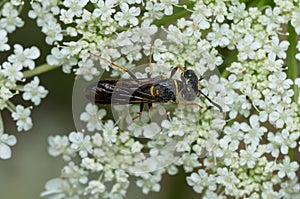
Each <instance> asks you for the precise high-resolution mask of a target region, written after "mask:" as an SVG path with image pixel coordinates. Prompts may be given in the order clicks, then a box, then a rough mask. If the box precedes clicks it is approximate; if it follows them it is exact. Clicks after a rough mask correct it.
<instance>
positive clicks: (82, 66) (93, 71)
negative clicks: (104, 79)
mask: <svg viewBox="0 0 300 199" xmlns="http://www.w3.org/2000/svg"><path fill="white" fill-rule="evenodd" d="M78 66H79V68H78V69H77V70H76V73H75V74H76V75H82V76H83V77H84V79H85V80H86V81H91V80H92V79H93V78H94V76H98V75H99V74H100V72H99V71H98V70H97V68H96V67H94V63H93V61H92V60H91V59H89V60H87V61H86V62H82V61H80V62H78Z"/></svg>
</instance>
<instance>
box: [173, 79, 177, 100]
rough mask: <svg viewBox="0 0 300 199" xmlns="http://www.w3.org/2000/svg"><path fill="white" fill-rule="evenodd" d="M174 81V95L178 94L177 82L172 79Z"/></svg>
mask: <svg viewBox="0 0 300 199" xmlns="http://www.w3.org/2000/svg"><path fill="white" fill-rule="evenodd" d="M173 81H174V85H175V92H176V96H177V95H178V84H177V80H175V79H174V80H173Z"/></svg>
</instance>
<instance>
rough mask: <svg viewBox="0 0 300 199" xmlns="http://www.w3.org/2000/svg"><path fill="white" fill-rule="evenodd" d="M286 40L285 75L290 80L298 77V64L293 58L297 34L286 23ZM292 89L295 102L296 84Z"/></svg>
mask: <svg viewBox="0 0 300 199" xmlns="http://www.w3.org/2000/svg"><path fill="white" fill-rule="evenodd" d="M288 32H289V35H288V41H289V43H290V46H289V48H288V50H287V59H286V65H287V67H288V69H287V76H288V78H290V79H291V80H293V81H294V80H295V79H296V78H297V77H298V65H297V60H296V58H295V56H296V53H297V48H296V44H297V38H296V37H297V36H296V33H295V29H294V28H293V26H292V25H291V24H288ZM293 90H294V98H293V101H294V102H297V98H298V87H297V85H295V84H294V85H293Z"/></svg>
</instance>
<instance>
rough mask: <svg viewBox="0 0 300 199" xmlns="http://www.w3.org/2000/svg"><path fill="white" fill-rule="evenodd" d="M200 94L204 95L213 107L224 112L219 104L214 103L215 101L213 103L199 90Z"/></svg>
mask: <svg viewBox="0 0 300 199" xmlns="http://www.w3.org/2000/svg"><path fill="white" fill-rule="evenodd" d="M199 92H200V93H201V95H203V96H204V97H205V98H206V99H207V100H208V101H209V102H210V103H211V104H212V105H214V106H215V107H217V108H218V109H219V110H220V112H223V109H222V107H221V106H220V105H219V104H217V103H216V102H214V101H212V100H211V99H210V98H209V97H208V96H207V95H205V94H204V93H203V92H202V91H201V90H199Z"/></svg>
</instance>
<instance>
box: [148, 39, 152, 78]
mask: <svg viewBox="0 0 300 199" xmlns="http://www.w3.org/2000/svg"><path fill="white" fill-rule="evenodd" d="M152 72H153V67H152V44H151V46H150V56H149V72H148V73H147V76H148V78H150V77H151V76H152Z"/></svg>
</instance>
